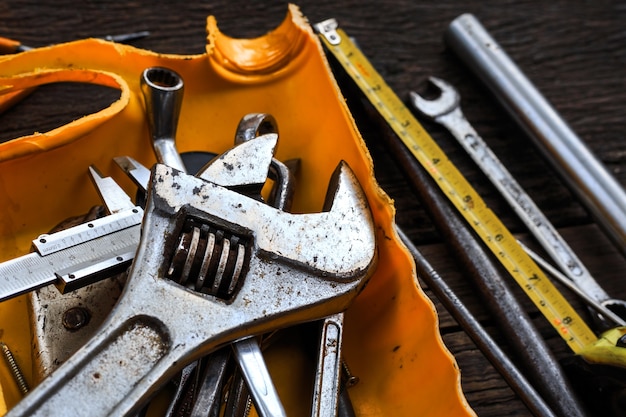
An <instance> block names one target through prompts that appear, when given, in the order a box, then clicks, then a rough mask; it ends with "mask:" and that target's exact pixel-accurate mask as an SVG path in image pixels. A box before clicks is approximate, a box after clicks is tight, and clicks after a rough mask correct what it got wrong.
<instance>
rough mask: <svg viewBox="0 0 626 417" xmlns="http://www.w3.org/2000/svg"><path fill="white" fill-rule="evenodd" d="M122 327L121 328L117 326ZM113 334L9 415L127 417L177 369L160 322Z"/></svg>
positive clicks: (129, 325)
mask: <svg viewBox="0 0 626 417" xmlns="http://www.w3.org/2000/svg"><path fill="white" fill-rule="evenodd" d="M118 323H119V322H118ZM122 323H123V325H122V326H117V328H114V329H113V328H108V329H105V330H104V331H102V332H100V333H99V334H98V336H96V337H95V338H93V339H91V340H90V342H89V343H88V344H87V345H85V346H84V347H83V348H82V349H81V350H79V351H78V352H77V353H76V354H75V355H74V356H72V357H71V358H70V359H69V360H68V361H67V362H66V363H65V364H63V365H62V366H61V367H60V368H59V369H58V370H57V371H56V372H54V373H53V374H52V375H51V376H50V377H48V378H47V379H45V380H44V381H43V382H42V383H41V384H40V385H38V386H37V387H36V389H34V390H33V391H31V392H30V393H29V395H28V396H26V397H24V399H23V400H22V401H21V402H20V403H18V404H17V405H16V406H15V408H13V409H12V410H10V411H9V413H8V414H7V416H8V417H18V416H24V417H26V416H28V417H31V416H32V417H35V416H59V417H61V416H68V415H75V416H77V415H84V414H85V412H87V410H88V413H89V415H90V416H102V417H104V416H110V415H128V414H129V413H130V412H132V411H133V409H134V408H135V406H139V405H141V404H142V403H144V402H145V400H147V399H148V398H149V396H150V395H152V393H153V391H152V390H148V389H146V387H150V386H152V385H154V384H155V383H158V382H159V381H162V380H165V379H164V377H163V375H164V374H166V373H167V368H168V367H170V365H171V364H172V360H170V358H167V356H168V355H170V356H171V354H172V351H171V350H169V349H168V344H169V341H168V336H167V334H166V333H164V332H163V330H162V328H161V326H160V323H158V322H157V321H156V320H151V319H144V318H138V319H137V320H135V321H133V322H126V321H125V322H122Z"/></svg>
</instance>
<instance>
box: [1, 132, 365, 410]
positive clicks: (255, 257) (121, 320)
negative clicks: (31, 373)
mask: <svg viewBox="0 0 626 417" xmlns="http://www.w3.org/2000/svg"><path fill="white" fill-rule="evenodd" d="M265 136H268V135H265ZM266 139H267V138H266ZM274 145H275V142H274V144H272V143H269V144H268V146H269V147H271V148H272V152H273V147H274ZM270 159H271V158H270ZM326 210H327V211H325V212H322V213H315V214H304V215H292V214H289V213H284V212H281V211H278V210H276V209H274V208H272V207H269V206H267V205H265V204H263V203H261V202H258V201H255V200H253V199H250V198H247V197H244V196H242V195H241V194H238V193H236V192H233V191H231V190H228V189H226V188H224V187H221V186H218V185H216V184H213V183H210V182H207V181H204V180H202V179H200V178H195V177H192V176H188V175H186V174H183V173H181V172H180V171H177V170H174V169H172V168H169V167H166V166H163V165H157V166H156V167H155V168H154V169H153V175H152V182H151V192H149V193H148V202H147V205H146V210H145V213H146V215H145V218H144V223H143V228H142V236H141V242H140V245H139V248H138V252H137V255H136V257H135V261H134V262H133V265H132V267H131V271H130V274H129V278H128V281H127V283H126V287H125V291H124V293H123V294H122V296H121V298H120V301H119V302H118V304H117V306H116V307H115V309H114V310H113V312H112V314H111V316H110V317H109V319H108V320H107V322H106V323H105V324H104V326H103V327H102V328H101V331H100V332H98V334H97V336H96V337H94V338H93V339H92V340H91V341H90V342H89V343H88V344H87V345H86V346H85V347H83V348H82V349H81V350H79V351H78V352H77V353H76V354H75V355H74V356H72V357H71V358H70V359H69V360H68V361H67V362H66V363H65V364H64V365H62V366H61V367H60V368H59V369H58V370H57V371H56V372H55V373H53V374H52V375H51V376H50V377H49V378H48V379H46V380H45V381H43V382H42V383H41V384H40V385H39V386H38V387H36V388H35V389H34V390H33V391H32V392H31V393H30V394H29V395H28V396H27V397H26V398H25V399H24V400H23V401H22V402H20V403H19V404H18V405H17V406H16V407H15V408H14V409H13V410H11V411H10V412H9V414H8V415H9V416H33V415H71V414H82V413H84V411H85V410H89V411H90V415H102V416H104V415H128V414H130V413H131V412H132V411H133V410H135V409H136V408H137V407H139V406H140V405H141V404H142V403H143V402H145V400H146V399H148V398H149V397H150V395H151V394H152V393H153V392H154V390H155V389H156V387H158V386H160V385H161V384H162V383H163V382H164V381H166V380H167V379H168V378H169V377H171V376H172V375H173V374H175V373H176V371H177V370H178V369H180V367H181V366H183V365H184V364H185V363H189V362H190V361H192V360H194V359H197V358H199V357H200V356H202V355H204V354H206V353H209V352H210V351H212V350H214V349H216V348H217V347H219V346H222V345H224V344H225V343H228V342H231V341H233V340H236V339H239V338H242V337H245V336H247V335H252V334H260V333H265V332H267V331H270V330H273V329H276V328H279V327H284V326H288V325H293V324H296V323H299V322H304V321H309V320H314V319H317V318H320V317H324V316H327V315H330V314H333V313H336V312H338V311H342V310H343V309H345V308H346V307H347V306H348V304H349V303H350V301H351V300H352V298H353V297H355V296H356V294H357V293H358V291H359V290H360V289H361V288H362V286H363V285H364V284H365V281H366V278H367V277H368V276H369V274H370V271H371V269H372V267H373V266H374V265H375V253H376V245H375V237H374V236H375V234H374V233H375V232H374V226H373V223H372V219H371V214H370V212H369V208H368V206H367V202H366V199H365V195H364V194H363V191H362V190H361V189H360V186H359V184H358V181H357V180H356V178H355V177H354V175H353V174H352V173H351V171H350V169H349V168H348V166H347V165H346V164H345V163H342V164H340V165H339V166H338V168H337V170H336V171H335V174H334V175H333V179H332V180H331V186H330V187H329V195H328V198H327V206H326ZM188 226H192V227H191V230H189V229H187V228H186V227H188ZM204 226H207V227H209V229H211V228H215V229H219V230H221V231H222V232H223V234H224V235H230V236H231V240H239V242H240V243H241V244H242V245H243V246H244V251H243V252H244V262H243V265H242V268H241V269H240V270H239V271H238V272H232V273H231V274H230V275H232V276H233V278H237V279H236V281H237V283H236V284H235V285H234V287H232V290H233V292H229V290H231V285H230V283H226V284H225V285H222V286H221V287H220V291H219V292H218V294H217V295H209V294H206V293H204V292H203V291H198V290H195V289H194V288H195V287H194V285H195V284H196V283H197V281H198V280H200V279H201V278H202V277H200V276H197V275H196V274H197V273H198V270H202V269H203V268H202V267H201V266H198V263H200V264H201V263H202V260H199V259H197V257H196V256H195V254H194V256H193V261H192V267H191V272H192V274H191V275H189V276H185V275H182V276H179V275H178V273H174V274H173V275H171V276H168V275H167V272H168V270H169V269H171V268H168V266H170V262H171V260H172V257H173V256H174V254H175V252H176V250H175V249H174V247H175V246H176V245H175V243H176V241H177V240H184V238H185V236H188V234H189V233H192V231H193V229H195V227H200V229H203V228H204ZM337 226H341V227H340V229H337ZM329 240H330V241H329ZM224 242H225V240H223V241H222V242H221V243H222V244H223V246H222V247H225V246H228V244H226V243H224ZM321 242H323V243H321ZM234 246H237V245H234ZM330 248H332V250H331V249H330ZM237 252H238V253H239V251H237ZM188 253H190V254H191V251H189V252H188ZM197 255H200V253H199V252H198V253H197ZM200 257H201V256H200ZM186 264H187V262H185V265H186ZM236 264H237V265H240V263H239V262H237V263H236ZM174 269H175V270H178V268H174ZM182 269H183V270H184V269H185V268H184V267H183V268H182ZM183 274H184V273H183ZM180 278H185V280H184V281H183V282H182V283H177V282H175V281H174V280H177V281H180ZM212 280H213V281H214V279H212ZM187 285H189V286H191V287H192V288H188V287H187ZM223 297H226V299H224V298H223ZM228 297H230V298H228ZM173 306H184V307H182V311H177V312H175V313H173V312H172V307H173ZM217 318H219V319H217Z"/></svg>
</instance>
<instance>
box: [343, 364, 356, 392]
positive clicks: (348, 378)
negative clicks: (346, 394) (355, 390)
mask: <svg viewBox="0 0 626 417" xmlns="http://www.w3.org/2000/svg"><path fill="white" fill-rule="evenodd" d="M341 368H342V369H343V376H344V380H345V384H346V388H350V387H353V386H355V385H356V384H358V383H359V377H358V376H354V375H352V373H351V372H350V368H348V364H347V363H346V361H341Z"/></svg>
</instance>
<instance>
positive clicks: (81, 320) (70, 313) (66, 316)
mask: <svg viewBox="0 0 626 417" xmlns="http://www.w3.org/2000/svg"><path fill="white" fill-rule="evenodd" d="M90 319H91V314H89V311H88V310H87V309H86V308H83V307H72V308H70V309H69V310H67V311H66V312H65V313H63V327H65V328H66V329H67V330H70V331H76V330H79V329H80V328H82V327H84V326H86V325H87V324H88V323H89V320H90Z"/></svg>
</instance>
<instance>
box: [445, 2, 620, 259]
mask: <svg viewBox="0 0 626 417" xmlns="http://www.w3.org/2000/svg"><path fill="white" fill-rule="evenodd" d="M444 40H445V42H446V44H447V45H448V46H449V47H450V48H451V49H452V50H453V51H454V52H455V53H456V54H457V55H458V56H459V57H460V58H461V60H462V61H463V62H465V63H466V64H467V65H468V66H469V68H470V69H471V70H473V71H474V73H475V74H476V75H477V76H478V77H479V78H480V79H481V80H482V81H483V82H484V83H485V85H486V86H487V87H488V88H489V90H490V91H491V92H492V93H493V94H494V95H495V97H496V98H497V99H498V101H499V102H500V103H501V104H502V105H503V107H504V109H505V110H507V111H508V113H509V114H510V115H511V116H512V118H513V119H514V120H515V121H516V122H517V123H518V125H519V126H520V127H521V128H522V129H523V130H524V131H525V132H526V133H527V134H528V136H529V137H530V138H531V139H532V141H533V142H534V143H535V145H536V146H537V148H538V149H539V150H540V151H541V152H542V153H543V155H544V156H545V157H546V159H547V160H548V162H550V163H551V165H552V167H553V168H554V169H555V170H556V172H557V173H558V174H559V175H560V176H561V179H562V180H563V181H564V182H565V184H567V185H568V186H569V188H570V190H571V191H572V192H573V193H574V194H575V195H576V196H577V197H578V199H579V201H580V202H581V203H582V204H583V205H584V206H585V207H586V208H587V210H588V211H589V213H590V214H591V216H593V217H594V219H595V221H596V222H597V223H598V225H599V226H600V227H601V228H602V229H603V230H604V232H605V233H606V235H607V236H608V237H609V238H610V239H611V240H612V241H613V243H614V244H615V245H616V247H617V249H618V250H619V251H621V253H622V254H623V255H625V256H626V190H624V187H623V186H622V185H621V184H620V183H619V182H618V181H617V180H616V179H615V177H614V176H613V175H611V173H610V172H609V171H608V170H607V168H606V167H605V166H604V165H603V164H602V162H601V161H600V160H599V159H598V158H597V157H596V156H595V155H594V154H593V153H592V152H591V150H590V149H589V148H588V147H587V146H586V144H585V143H584V142H583V141H582V140H581V139H580V138H579V137H578V135H576V133H575V132H574V131H573V130H572V128H571V127H570V126H569V125H568V123H567V122H566V121H565V120H564V119H563V118H562V117H561V115H559V113H558V112H557V110H556V109H555V108H554V107H553V106H552V105H551V104H550V103H549V102H548V100H547V99H546V98H545V97H544V96H543V95H542V94H541V92H540V91H539V90H538V89H537V87H535V85H533V83H532V82H531V81H530V80H529V79H528V77H526V75H524V73H523V72H522V71H521V69H520V68H519V67H518V66H517V65H516V64H515V62H514V61H513V60H512V59H511V58H510V57H509V56H508V55H507V53H506V51H505V50H504V48H502V46H501V45H500V44H499V43H498V42H497V41H496V40H495V39H494V38H493V37H492V36H491V35H490V34H489V33H488V32H487V30H486V29H485V28H484V27H483V25H482V24H481V23H480V22H479V21H478V19H477V18H476V17H475V16H474V15H472V14H470V13H465V14H463V15H461V16H459V17H457V18H456V19H454V20H453V21H452V22H451V23H450V25H449V26H448V28H447V29H446V31H445V33H444Z"/></svg>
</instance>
